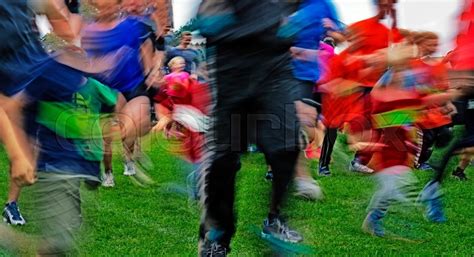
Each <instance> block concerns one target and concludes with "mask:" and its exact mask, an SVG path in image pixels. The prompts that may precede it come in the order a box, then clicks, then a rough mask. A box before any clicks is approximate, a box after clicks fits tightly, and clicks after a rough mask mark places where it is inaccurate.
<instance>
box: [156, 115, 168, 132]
mask: <svg viewBox="0 0 474 257" xmlns="http://www.w3.org/2000/svg"><path fill="white" fill-rule="evenodd" d="M171 122H173V120H172V119H171V118H170V117H168V116H163V117H161V118H160V120H158V123H157V124H156V125H155V126H154V127H153V128H152V129H151V130H152V131H153V132H159V131H163V130H164V129H165V128H166V127H167V126H168V124H170V123H171Z"/></svg>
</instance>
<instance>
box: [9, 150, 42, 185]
mask: <svg viewBox="0 0 474 257" xmlns="http://www.w3.org/2000/svg"><path fill="white" fill-rule="evenodd" d="M10 165H11V166H10V169H11V171H10V174H11V179H12V181H13V182H14V183H15V184H17V185H18V186H20V187H21V186H25V185H31V184H33V183H35V180H36V178H35V170H34V167H33V165H32V164H31V162H30V161H29V160H28V159H27V158H26V157H24V156H23V157H18V158H12V159H11V164H10Z"/></svg>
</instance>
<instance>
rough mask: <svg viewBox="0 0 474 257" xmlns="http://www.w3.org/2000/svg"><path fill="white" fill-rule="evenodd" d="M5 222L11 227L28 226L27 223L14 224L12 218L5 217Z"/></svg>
mask: <svg viewBox="0 0 474 257" xmlns="http://www.w3.org/2000/svg"><path fill="white" fill-rule="evenodd" d="M3 222H5V223H6V224H8V225H10V226H24V225H26V221H25V222H22V223H16V222H12V221H11V219H10V218H7V217H5V216H4V217H3Z"/></svg>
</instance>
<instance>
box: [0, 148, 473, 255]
mask: <svg viewBox="0 0 474 257" xmlns="http://www.w3.org/2000/svg"><path fill="white" fill-rule="evenodd" d="M169 148H170V146H169V144H168V143H167V142H164V141H163V140H162V139H154V140H151V139H148V140H147V141H146V143H144V145H143V149H144V151H145V152H146V153H147V154H148V155H149V156H150V157H151V158H152V160H153V161H154V163H155V169H154V170H153V171H151V172H150V173H149V175H150V176H151V177H152V178H153V180H154V181H155V183H154V184H153V185H151V186H149V187H140V186H137V185H136V184H135V183H133V181H132V180H131V179H130V178H128V177H124V176H123V175H122V172H123V167H122V163H121V157H120V155H119V154H116V156H115V159H114V169H115V175H116V187H115V188H113V189H105V188H100V189H99V190H98V191H97V192H88V191H86V190H84V192H83V199H84V203H83V209H84V221H85V223H84V227H83V230H82V233H81V240H80V242H81V243H80V255H81V256H196V255H197V231H198V223H199V216H200V213H199V208H198V206H197V205H196V204H195V203H193V202H191V201H190V200H188V198H187V195H186V193H185V191H184V189H185V181H186V175H187V173H188V172H189V170H190V169H191V168H190V166H189V165H188V164H186V163H184V162H183V161H181V160H179V159H178V158H176V157H174V156H173V155H171V154H170V153H168V149H169ZM341 149H343V147H342V146H341V145H340V142H338V143H337V145H336V152H335V153H334V155H333V165H332V172H333V175H332V176H331V177H327V178H318V181H319V182H320V184H321V185H322V187H323V189H324V193H325V199H324V200H322V201H319V202H310V201H306V200H301V199H297V198H295V197H293V196H291V197H290V198H289V201H288V205H287V207H286V213H287V214H288V216H289V217H290V218H291V220H290V224H291V225H292V227H294V228H297V229H298V230H299V231H300V232H302V234H303V235H304V237H305V240H304V245H305V246H307V247H309V248H311V251H312V252H311V254H309V255H320V256H328V255H330V256H334V255H338V256H341V255H344V256H387V255H388V256H407V255H409V256H432V255H437V256H438V255H445V256H473V255H474V218H473V215H474V194H473V186H474V182H473V181H474V179H473V180H470V181H468V182H459V181H456V180H454V179H452V178H448V179H447V181H446V183H445V192H446V198H445V203H446V214H447V217H448V219H449V220H448V222H447V223H445V224H431V223H429V222H427V221H426V220H425V219H424V218H423V210H422V209H421V208H406V207H403V206H398V207H397V206H395V207H394V208H393V211H392V212H391V213H390V214H389V215H388V217H387V218H386V219H385V221H384V222H385V226H386V229H387V230H388V231H390V232H392V233H394V234H395V235H397V236H391V237H388V238H375V237H372V236H369V235H366V234H364V233H362V232H361V229H360V227H361V223H362V220H363V219H364V217H365V209H366V207H367V205H368V203H369V200H370V197H371V194H372V193H373V190H374V188H375V183H374V182H373V181H372V180H371V177H370V176H365V175H361V174H353V173H350V172H348V171H347V164H348V162H349V160H350V156H351V155H350V154H349V153H346V152H344V151H343V150H341ZM0 154H1V156H4V157H3V158H1V161H0V170H2V171H4V172H2V173H1V174H0V187H1V188H2V189H3V190H1V191H0V198H1V199H6V192H7V172H6V171H7V167H8V166H7V165H8V162H7V159H6V156H5V154H4V152H3V151H2V152H1V153H0ZM440 154H441V153H439V152H438V153H437V156H435V157H439V155H440ZM243 164H244V165H243V169H242V170H241V171H240V173H239V175H238V180H237V183H238V185H237V190H238V192H237V202H236V207H237V211H238V232H237V234H236V236H235V239H234V241H233V245H232V247H233V251H232V254H231V256H271V255H272V252H273V251H272V248H271V247H270V246H269V245H268V244H267V243H266V242H264V241H263V240H262V239H260V238H259V236H258V229H259V228H260V227H261V224H262V221H263V218H264V217H265V216H266V214H267V206H268V202H269V201H268V199H269V192H270V184H269V183H268V182H266V181H265V180H264V174H265V165H264V159H263V156H262V155H261V154H250V155H246V156H244V158H243ZM312 169H313V171H315V170H316V163H312ZM415 174H416V175H417V177H418V178H419V186H420V189H421V188H422V186H423V185H424V184H425V183H426V182H427V181H428V179H429V177H430V176H429V175H430V173H429V172H421V171H415ZM468 175H471V177H473V178H474V173H473V172H472V167H471V168H470V169H469V170H468ZM33 200H34V196H32V195H31V194H30V193H29V192H28V190H25V193H24V195H23V197H22V200H20V206H21V208H22V211H23V213H24V216H25V218H26V219H27V220H28V221H30V222H29V224H28V225H27V226H26V227H24V228H21V229H19V230H22V231H26V232H30V231H33V230H34V227H35V221H34V213H32V212H31V207H30V205H31V202H32V201H33ZM402 238H404V239H402ZM280 250H281V249H279V251H280ZM280 252H281V251H280ZM0 256H10V255H9V254H8V253H6V252H2V251H1V250H0Z"/></svg>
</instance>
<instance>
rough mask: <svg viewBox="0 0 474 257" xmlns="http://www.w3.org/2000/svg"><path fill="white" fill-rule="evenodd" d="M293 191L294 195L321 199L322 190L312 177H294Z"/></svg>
mask: <svg viewBox="0 0 474 257" xmlns="http://www.w3.org/2000/svg"><path fill="white" fill-rule="evenodd" d="M294 181H295V193H294V195H296V196H301V197H303V198H306V199H309V200H321V199H323V197H324V195H323V190H321V187H320V186H319V184H318V182H317V181H316V180H314V179H312V178H305V177H301V178H295V180H294Z"/></svg>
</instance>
